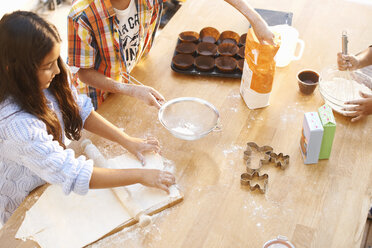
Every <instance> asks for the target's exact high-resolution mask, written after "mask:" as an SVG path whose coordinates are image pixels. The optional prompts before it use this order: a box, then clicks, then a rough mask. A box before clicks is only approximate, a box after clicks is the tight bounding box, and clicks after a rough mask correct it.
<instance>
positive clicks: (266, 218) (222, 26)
mask: <svg viewBox="0 0 372 248" xmlns="http://www.w3.org/2000/svg"><path fill="white" fill-rule="evenodd" d="M249 2H250V3H251V4H252V6H254V7H255V8H262V9H271V10H279V11H287V12H293V23H292V26H294V27H295V28H296V29H297V30H298V31H299V33H300V38H301V39H303V40H304V41H305V43H306V46H305V51H304V54H303V57H302V59H301V60H300V61H293V62H292V63H291V64H290V65H289V66H287V67H285V68H278V69H277V71H276V74H275V78H274V85H273V90H272V93H271V97H270V106H268V107H266V108H264V109H259V110H249V109H248V108H247V106H246V105H245V103H244V101H243V100H242V98H241V97H240V94H239V87H240V80H239V79H227V78H212V77H195V76H187V75H182V74H178V73H175V72H173V71H172V70H171V68H170V63H171V59H172V56H173V52H174V48H175V46H176V42H177V36H178V33H180V32H181V31H186V30H193V31H197V32H198V31H200V30H201V29H202V28H203V27H206V26H213V27H215V28H217V29H218V30H220V31H224V30H233V31H236V32H237V33H239V34H243V33H245V32H246V31H247V29H248V26H249V24H248V22H247V21H246V20H245V18H244V17H243V16H242V15H241V14H240V13H239V12H237V11H236V10H235V9H234V8H232V7H230V6H229V5H228V4H227V3H225V2H224V1H222V0H213V1H211V0H188V1H186V2H185V3H184V4H183V6H182V7H181V8H180V10H179V11H178V12H177V13H176V15H175V16H174V17H173V18H172V20H171V21H170V22H169V23H168V24H167V25H166V27H165V28H164V29H163V30H162V31H161V33H160V35H159V36H158V37H157V39H156V42H155V44H154V47H153V48H152V50H151V52H150V54H149V55H148V56H147V57H145V58H144V59H143V60H142V62H141V63H140V64H139V65H138V66H136V68H135V70H134V71H133V76H135V77H136V78H137V79H138V80H140V81H141V82H143V83H144V84H147V85H151V86H153V87H154V88H156V89H157V90H159V91H160V92H161V93H162V94H163V95H164V96H165V97H166V98H167V99H168V100H169V99H173V98H176V97H181V96H193V97H199V98H203V99H205V100H207V101H209V102H210V103H212V104H213V105H214V106H216V107H217V108H218V110H219V112H220V121H221V124H222V131H220V132H212V133H210V134H209V135H208V136H206V137H204V138H202V139H200V140H196V141H183V140H180V139H177V138H175V137H173V136H172V135H171V134H170V133H169V132H168V131H167V130H165V129H164V128H163V127H162V125H161V124H160V123H159V121H158V119H157V111H156V110H155V109H154V108H151V107H148V106H146V105H145V104H143V103H142V102H140V101H137V100H136V99H134V98H129V97H126V96H120V95H112V96H110V97H109V99H108V100H107V101H106V102H105V103H104V104H103V105H102V107H101V108H100V109H99V111H98V112H99V113H101V114H102V115H103V116H105V117H106V118H107V119H108V120H110V121H112V122H113V123H115V124H116V125H117V126H119V127H122V128H124V129H125V131H126V132H127V133H128V134H130V135H133V136H139V137H144V136H146V135H152V136H155V137H157V138H158V139H159V141H160V143H161V147H162V155H163V156H164V157H165V158H166V159H168V163H169V164H170V165H171V166H174V173H175V175H176V178H177V183H178V185H179V187H180V188H181V190H182V191H183V193H184V201H183V202H182V203H180V204H178V205H177V206H175V207H173V208H170V209H168V210H166V211H164V212H163V213H161V214H159V215H158V216H157V217H155V226H153V227H152V229H151V230H150V232H148V233H147V234H146V233H145V234H144V233H136V235H133V236H132V237H131V238H130V237H129V238H128V235H127V234H125V233H119V234H118V235H115V236H114V237H109V238H107V239H105V240H103V241H101V244H105V245H107V247H123V245H124V244H126V245H128V246H129V247H253V248H256V247H257V248H260V247H262V245H263V244H264V243H265V242H266V241H268V240H270V239H273V238H275V237H276V236H278V235H284V236H287V237H288V239H289V240H290V241H291V242H292V243H293V244H294V245H295V246H296V247H297V248H299V247H316V248H319V247H335V248H342V247H345V248H346V247H347V248H349V247H360V243H361V240H362V235H363V229H364V224H365V221H366V217H367V212H368V209H369V207H370V204H371V195H372V166H371V161H372V152H371V148H372V138H371V136H372V120H371V118H366V119H364V120H361V121H359V122H357V123H351V122H350V119H349V118H346V117H343V116H341V115H338V114H335V117H336V121H337V129H336V136H335V139H334V145H333V150H332V154H331V157H330V159H329V160H322V161H321V162H319V163H318V164H315V165H304V164H303V160H302V157H301V154H300V150H299V140H300V135H301V128H302V121H303V114H304V113H305V112H310V111H316V110H317V108H318V107H320V106H321V105H322V104H323V100H322V98H321V96H320V94H319V92H318V91H317V90H316V91H315V93H314V94H313V95H310V96H304V95H302V94H300V93H299V91H298V86H297V82H296V73H297V72H298V71H299V70H302V69H305V68H311V69H314V70H317V71H321V70H322V68H324V67H327V66H331V65H335V63H336V53H337V52H338V51H340V50H341V33H342V31H343V30H347V31H348V34H349V52H350V53H353V54H355V53H357V52H359V51H361V50H364V49H365V48H366V47H367V46H369V45H370V44H372V39H371V38H372V26H371V23H372V15H371V13H372V5H371V3H369V4H363V2H364V3H366V2H368V1H356V0H355V1H352V0H350V1H335V0H298V1H292V0H279V1H278V0H266V1H259V0H250V1H249ZM358 2H360V3H358ZM84 136H85V137H89V138H91V139H92V140H93V142H94V143H95V144H96V145H97V146H98V147H99V148H100V149H101V150H102V151H103V153H104V154H105V155H107V156H114V155H117V154H120V153H121V152H122V151H123V150H122V148H120V147H119V146H118V145H116V144H113V143H111V142H108V141H105V140H103V139H101V138H98V137H96V136H93V135H90V134H85V135H84ZM249 141H254V142H256V143H258V144H259V145H270V146H272V147H273V148H274V151H276V152H283V153H284V154H288V155H290V165H289V167H288V168H287V169H286V170H284V171H282V170H280V169H278V168H274V167H269V168H266V169H265V170H264V171H265V172H267V173H268V174H269V184H268V191H267V192H266V194H264V195H263V194H260V193H257V192H250V191H249V190H247V189H246V188H244V187H242V186H241V185H240V175H241V174H242V173H243V172H245V166H244V162H243V151H244V149H245V147H246V143H247V142H249ZM70 147H72V148H74V149H75V150H76V152H77V154H81V149H80V148H79V142H74V143H72V144H71V145H70ZM27 201H28V202H27ZM27 201H26V203H24V204H22V206H21V207H20V208H19V209H18V210H17V211H16V213H15V214H14V215H13V216H12V218H11V219H10V220H9V221H8V223H7V224H6V225H5V226H4V228H3V230H2V231H1V232H0V237H1V238H0V244H9V246H7V247H33V246H32V245H31V244H32V243H31V242H28V243H22V242H19V241H15V240H14V238H13V237H14V233H15V232H16V230H17V228H18V226H19V225H20V223H21V221H22V216H23V215H24V212H25V209H27V208H29V207H30V206H31V205H32V204H31V202H32V201H35V197H34V196H31V197H29V198H28V200H27ZM133 232H134V231H133ZM141 235H142V236H141ZM132 243H133V245H132ZM27 244H29V245H27ZM0 246H1V245H0ZM103 247H104V246H103Z"/></svg>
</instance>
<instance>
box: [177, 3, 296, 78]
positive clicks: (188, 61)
mask: <svg viewBox="0 0 372 248" xmlns="http://www.w3.org/2000/svg"><path fill="white" fill-rule="evenodd" d="M256 11H257V12H258V13H259V14H260V15H261V16H262V18H263V19H264V20H265V21H266V22H267V23H268V25H269V26H274V25H279V24H288V25H291V24H292V17H293V14H292V13H289V12H281V11H273V10H265V9H256ZM245 35H246V34H241V35H239V34H237V33H236V32H234V31H230V30H226V31H223V32H221V33H220V32H219V31H218V30H217V29H215V28H213V27H205V28H203V29H202V30H201V31H200V32H199V33H197V32H194V31H185V32H181V33H180V34H179V36H178V41H177V45H176V48H175V51H174V54H173V58H172V63H171V68H172V70H174V71H175V72H178V73H182V74H189V75H198V76H214V77H228V78H241V76H242V69H243V68H242V67H243V64H244V45H245ZM207 43H210V44H207Z"/></svg>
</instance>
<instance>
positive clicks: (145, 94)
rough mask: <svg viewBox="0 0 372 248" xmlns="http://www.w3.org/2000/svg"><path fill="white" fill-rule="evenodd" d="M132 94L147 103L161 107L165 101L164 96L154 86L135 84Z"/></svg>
mask: <svg viewBox="0 0 372 248" xmlns="http://www.w3.org/2000/svg"><path fill="white" fill-rule="evenodd" d="M132 96H134V97H136V98H138V99H140V100H142V101H143V102H145V103H146V104H147V105H150V106H155V107H157V108H158V109H160V107H161V105H162V104H163V103H164V102H165V99H164V97H163V96H162V95H161V94H160V93H159V92H158V91H156V90H155V89H154V88H152V87H149V86H144V85H133V89H132Z"/></svg>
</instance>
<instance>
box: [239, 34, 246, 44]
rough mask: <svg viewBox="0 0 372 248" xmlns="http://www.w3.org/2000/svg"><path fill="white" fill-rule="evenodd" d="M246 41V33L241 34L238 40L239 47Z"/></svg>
mask: <svg viewBox="0 0 372 248" xmlns="http://www.w3.org/2000/svg"><path fill="white" fill-rule="evenodd" d="M246 40H247V33H245V34H242V35H241V36H240V38H239V45H241V46H245V41H246Z"/></svg>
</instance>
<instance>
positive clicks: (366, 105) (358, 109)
mask: <svg viewBox="0 0 372 248" xmlns="http://www.w3.org/2000/svg"><path fill="white" fill-rule="evenodd" d="M359 94H360V95H361V97H362V99H358V100H354V101H349V102H345V104H352V105H357V106H352V107H346V108H343V110H346V111H354V112H352V113H349V114H346V116H351V117H353V118H352V119H351V121H352V122H355V121H358V120H360V119H361V118H363V117H364V116H367V115H370V114H372V95H371V94H366V93H363V92H359Z"/></svg>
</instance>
